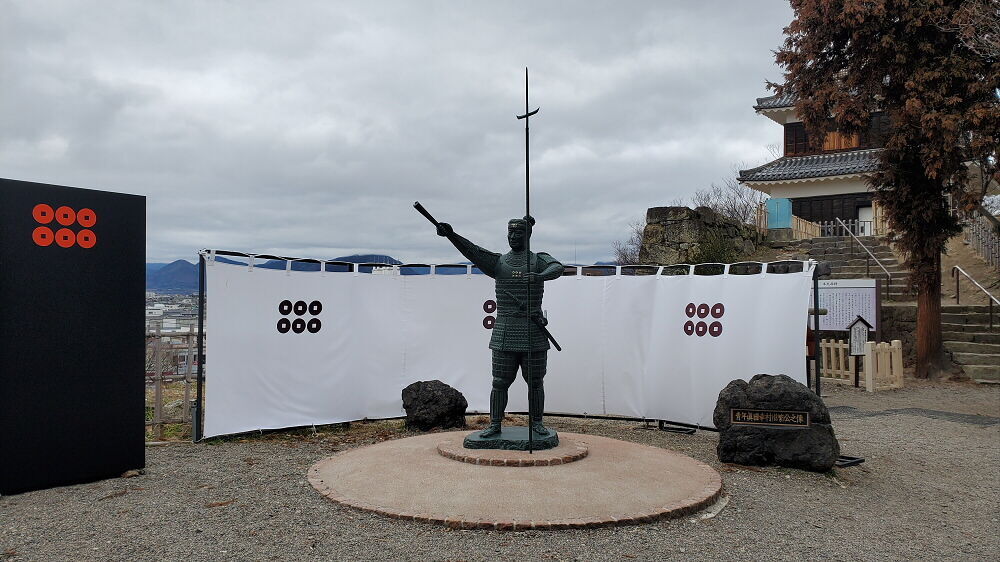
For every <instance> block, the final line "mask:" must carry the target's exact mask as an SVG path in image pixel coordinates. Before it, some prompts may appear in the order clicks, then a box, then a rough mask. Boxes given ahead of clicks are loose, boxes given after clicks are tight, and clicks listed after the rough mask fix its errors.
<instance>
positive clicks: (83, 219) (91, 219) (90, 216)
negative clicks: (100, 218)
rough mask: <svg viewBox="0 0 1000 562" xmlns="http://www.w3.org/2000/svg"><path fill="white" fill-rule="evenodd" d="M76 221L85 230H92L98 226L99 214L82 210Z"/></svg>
mask: <svg viewBox="0 0 1000 562" xmlns="http://www.w3.org/2000/svg"><path fill="white" fill-rule="evenodd" d="M76 221H77V222H78V223H80V226H82V227H84V228H90V227H92V226H94V225H95V224H97V213H95V212H94V211H93V210H91V209H80V212H79V213H77V214H76Z"/></svg>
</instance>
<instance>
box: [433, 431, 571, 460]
mask: <svg viewBox="0 0 1000 562" xmlns="http://www.w3.org/2000/svg"><path fill="white" fill-rule="evenodd" d="M467 434H468V432H467V431H455V432H452V433H442V434H439V435H440V436H441V437H443V438H444V439H442V441H441V442H439V443H438V444H437V452H438V454H439V455H441V456H444V457H447V458H449V459H451V460H456V461H461V462H467V463H469V464H481V465H487V466H525V467H528V466H554V465H557V464H566V463H571V462H573V461H578V460H580V459H582V458H583V457H585V456H587V453H588V452H589V451H590V449H588V448H587V445H586V444H584V443H583V442H580V441H576V440H573V439H570V438H568V437H566V436H565V435H563V436H561V437H562V439H560V440H559V445H557V446H555V447H553V448H551V449H543V450H541V451H534V452H533V453H528V451H512V450H509V449H466V448H465V447H463V446H462V442H463V441H464V437H465V436H466V435H467Z"/></svg>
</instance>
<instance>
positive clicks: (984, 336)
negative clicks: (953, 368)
mask: <svg viewBox="0 0 1000 562" xmlns="http://www.w3.org/2000/svg"><path fill="white" fill-rule="evenodd" d="M989 316H990V315H989V306H987V305H943V306H942V307H941V339H942V340H943V345H944V349H945V351H947V352H948V353H950V354H951V357H952V361H954V362H955V363H956V364H958V365H961V366H962V369H963V370H964V371H965V375H966V376H967V377H969V378H970V379H973V380H975V381H977V382H987V383H1000V307H996V306H994V307H993V328H992V329H991V328H990V325H989V322H990V318H989Z"/></svg>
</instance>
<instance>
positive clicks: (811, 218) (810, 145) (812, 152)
mask: <svg viewBox="0 0 1000 562" xmlns="http://www.w3.org/2000/svg"><path fill="white" fill-rule="evenodd" d="M753 107H754V110H755V111H756V112H757V113H759V114H761V115H763V116H765V117H767V118H768V119H771V120H772V121H774V122H775V123H778V124H779V125H781V126H782V128H783V129H784V143H783V154H782V156H781V157H780V158H778V159H776V160H774V161H772V162H768V163H767V164H764V165H763V166H758V167H756V168H751V169H749V170H740V173H739V181H740V182H741V183H743V184H745V185H747V186H749V187H751V188H753V189H756V190H758V191H761V192H763V193H766V194H768V195H770V199H768V201H767V205H766V208H767V219H766V220H767V227H768V228H769V229H781V228H791V227H792V222H793V220H794V219H793V217H797V221H798V222H799V223H801V221H808V222H809V223H817V224H828V225H829V224H837V223H836V221H837V219H840V220H842V221H844V222H845V223H848V224H849V225H851V227H852V230H854V231H855V234H865V235H870V234H879V233H880V232H878V231H880V230H881V229H880V228H879V225H878V223H879V222H881V221H880V217H879V215H880V213H879V212H878V209H877V207H876V206H875V204H874V203H873V202H872V193H871V190H870V189H869V187H868V184H867V182H866V180H865V176H866V175H869V174H871V173H872V172H875V171H877V170H878V167H879V158H878V155H879V152H880V151H881V149H880V148H879V147H880V146H881V143H882V137H883V135H884V131H885V130H886V127H887V126H888V123H887V120H886V118H885V116H884V115H883V114H882V113H876V114H875V115H873V117H872V121H871V125H870V127H869V129H868V130H867V131H865V132H864V133H862V134H852V135H847V134H843V133H840V132H836V131H835V132H831V133H825V134H823V136H822V138H819V136H818V135H816V134H815V133H814V132H812V131H809V130H807V129H806V127H805V124H804V123H803V122H802V120H801V119H800V118H799V117H798V115H796V113H795V96H794V95H792V94H789V93H785V94H783V95H780V96H778V95H774V96H769V97H764V98H757V103H756V105H754V106H753Z"/></svg>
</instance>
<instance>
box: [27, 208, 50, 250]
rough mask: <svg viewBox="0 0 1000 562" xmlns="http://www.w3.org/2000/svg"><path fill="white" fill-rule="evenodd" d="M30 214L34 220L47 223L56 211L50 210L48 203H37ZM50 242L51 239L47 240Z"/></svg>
mask: <svg viewBox="0 0 1000 562" xmlns="http://www.w3.org/2000/svg"><path fill="white" fill-rule="evenodd" d="M31 216H33V217H35V221H36V222H39V223H41V224H49V223H50V222H52V219H54V218H55V217H56V212H55V211H53V210H52V207H51V206H50V205H46V204H45V203H39V204H37V205H35V208H34V209H32V210H31ZM49 243H51V240H50V241H49Z"/></svg>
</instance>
